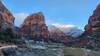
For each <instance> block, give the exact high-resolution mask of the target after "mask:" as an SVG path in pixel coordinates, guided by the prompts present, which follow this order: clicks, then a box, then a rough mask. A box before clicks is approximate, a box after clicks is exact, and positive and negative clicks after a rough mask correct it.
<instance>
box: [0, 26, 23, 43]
mask: <svg viewBox="0 0 100 56" xmlns="http://www.w3.org/2000/svg"><path fill="white" fill-rule="evenodd" d="M20 38H21V35H20V34H19V33H17V32H15V31H13V30H12V29H11V28H7V29H5V30H0V41H1V42H2V41H3V42H12V43H16V42H18V41H19V39H20Z"/></svg>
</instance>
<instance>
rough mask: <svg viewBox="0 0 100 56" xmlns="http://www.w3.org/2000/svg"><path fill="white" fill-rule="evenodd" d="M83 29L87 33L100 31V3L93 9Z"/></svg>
mask: <svg viewBox="0 0 100 56" xmlns="http://www.w3.org/2000/svg"><path fill="white" fill-rule="evenodd" d="M85 31H86V32H88V33H91V32H100V4H99V5H98V6H97V8H96V9H95V10H94V12H93V15H92V16H90V18H89V20H88V24H87V25H86V26H85Z"/></svg>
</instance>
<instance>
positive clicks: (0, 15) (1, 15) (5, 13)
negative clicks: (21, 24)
mask: <svg viewBox="0 0 100 56" xmlns="http://www.w3.org/2000/svg"><path fill="white" fill-rule="evenodd" d="M14 20H15V18H14V17H13V15H12V14H11V13H10V11H9V10H8V9H7V8H6V7H5V6H4V5H3V3H2V2H1V1H0V28H7V27H13V26H14Z"/></svg>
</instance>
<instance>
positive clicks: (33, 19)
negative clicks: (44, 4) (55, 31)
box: [20, 12, 49, 38]
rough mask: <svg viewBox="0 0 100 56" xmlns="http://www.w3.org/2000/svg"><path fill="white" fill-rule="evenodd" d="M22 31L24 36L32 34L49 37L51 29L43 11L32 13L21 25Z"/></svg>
mask: <svg viewBox="0 0 100 56" xmlns="http://www.w3.org/2000/svg"><path fill="white" fill-rule="evenodd" d="M20 31H21V32H22V33H23V35H24V36H27V35H31V36H35V37H44V38H47V37H48V34H49V31H48V27H47V26H46V24H45V18H44V16H43V13H42V12H38V13H35V14H31V15H30V16H28V17H27V18H26V19H25V20H24V22H23V24H22V25H21V29H20Z"/></svg>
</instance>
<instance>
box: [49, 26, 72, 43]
mask: <svg viewBox="0 0 100 56" xmlns="http://www.w3.org/2000/svg"><path fill="white" fill-rule="evenodd" d="M49 32H50V39H52V40H53V41H55V42H62V43H67V42H70V41H71V40H72V37H71V36H70V35H66V34H65V33H64V32H63V31H61V30H60V29H59V28H57V27H55V26H49Z"/></svg>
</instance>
